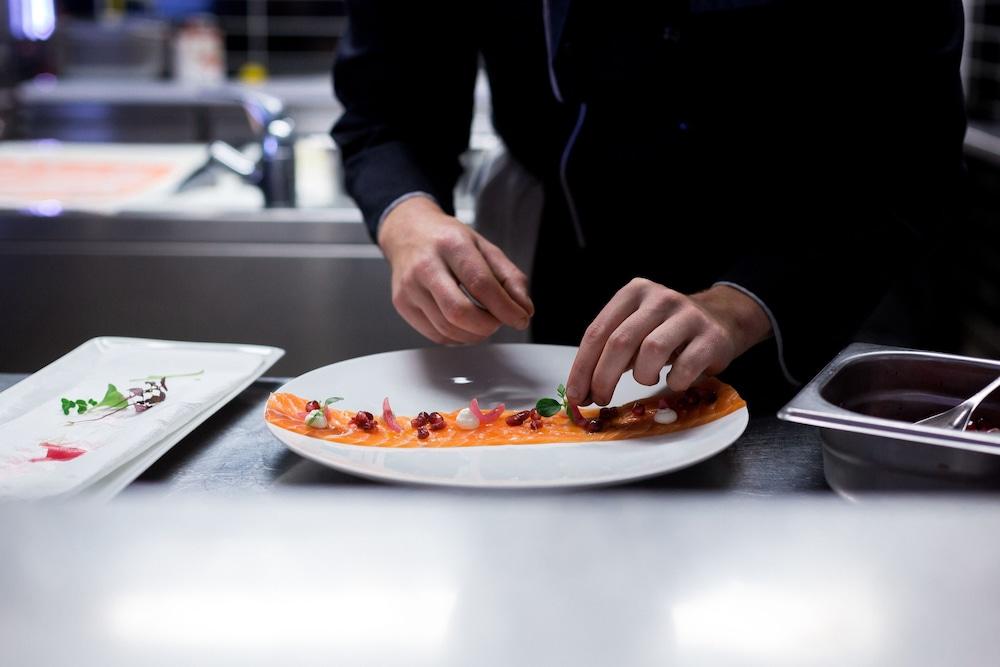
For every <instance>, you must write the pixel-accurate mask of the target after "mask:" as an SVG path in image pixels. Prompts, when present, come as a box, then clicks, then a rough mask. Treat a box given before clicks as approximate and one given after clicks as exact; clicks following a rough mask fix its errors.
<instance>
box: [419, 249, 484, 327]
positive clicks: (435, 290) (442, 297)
mask: <svg viewBox="0 0 1000 667" xmlns="http://www.w3.org/2000/svg"><path fill="white" fill-rule="evenodd" d="M424 288H425V289H426V291H427V293H428V296H430V297H431V299H432V300H433V302H434V304H436V308H435V310H436V311H437V312H438V313H439V314H440V315H441V316H442V318H443V319H444V320H445V321H446V322H447V323H448V324H449V325H451V326H452V327H454V328H457V329H460V330H462V331H465V332H468V333H470V334H472V335H473V336H476V337H477V339H478V340H482V339H483V338H486V337H487V336H491V335H493V334H494V333H495V332H496V330H497V329H499V328H500V321H499V320H498V319H497V318H495V317H493V315H491V314H490V313H489V312H487V311H485V310H483V309H482V308H480V307H479V306H477V305H476V304H474V303H473V302H472V301H471V300H470V299H469V297H468V296H466V295H465V293H463V292H462V290H461V288H459V286H458V283H456V282H455V278H454V277H453V276H452V275H451V273H450V272H448V270H447V269H446V268H445V267H444V266H443V265H442V267H441V270H440V271H439V272H438V273H436V274H435V275H434V276H433V277H431V278H430V279H428V280H427V282H426V283H424ZM431 320H432V321H434V320H435V318H434V317H431Z"/></svg>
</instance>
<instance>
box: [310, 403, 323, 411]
mask: <svg viewBox="0 0 1000 667" xmlns="http://www.w3.org/2000/svg"><path fill="white" fill-rule="evenodd" d="M321 407H323V406H321V405H320V404H319V401H309V402H308V403H306V412H312V411H313V410H319V409H320V408H321Z"/></svg>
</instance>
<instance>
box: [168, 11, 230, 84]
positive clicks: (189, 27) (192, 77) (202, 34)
mask: <svg viewBox="0 0 1000 667" xmlns="http://www.w3.org/2000/svg"><path fill="white" fill-rule="evenodd" d="M173 65H174V78H175V79H176V80H177V81H179V82H180V83H185V84H196V85H212V84H219V83H223V82H224V81H225V80H226V47H225V40H224V38H223V35H222V31H221V30H219V28H218V26H216V25H215V23H214V22H213V21H212V20H211V18H209V17H196V18H192V19H190V20H188V21H187V22H185V23H184V25H183V26H182V27H181V28H180V30H178V31H177V35H176V36H175V37H174V63H173Z"/></svg>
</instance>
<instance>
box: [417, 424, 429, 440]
mask: <svg viewBox="0 0 1000 667" xmlns="http://www.w3.org/2000/svg"><path fill="white" fill-rule="evenodd" d="M430 434H431V432H430V431H428V430H427V429H426V428H424V427H423V426H421V427H420V428H418V429H417V437H418V438H420V439H421V440H426V439H427V437H428V436H429V435H430Z"/></svg>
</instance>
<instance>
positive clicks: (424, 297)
mask: <svg viewBox="0 0 1000 667" xmlns="http://www.w3.org/2000/svg"><path fill="white" fill-rule="evenodd" d="M455 290H456V291H458V287H457V286H455ZM458 293H459V295H460V296H461V298H462V299H463V300H464V301H465V302H466V303H468V304H469V306H470V307H471V308H474V309H475V308H476V307H475V306H473V305H472V303H471V302H469V299H468V298H466V297H465V295H464V294H462V293H461V292H460V291H458ZM411 298H412V300H413V302H414V304H415V305H416V306H417V308H419V309H420V311H421V313H423V315H424V317H426V318H427V320H428V321H430V323H431V324H432V325H433V326H434V328H435V329H436V330H437V331H438V333H440V334H441V335H442V336H443V337H445V338H448V339H450V340H452V341H455V342H458V343H479V342H481V341H482V340H483V339H484V338H486V337H487V336H489V335H490V334H491V333H493V331H495V330H496V329H495V328H493V329H492V330H489V331H488V333H478V332H476V331H469V330H468V329H465V328H464V327H461V326H458V325H456V324H455V323H454V322H453V320H452V317H453V316H454V311H451V310H449V313H452V317H449V314H448V313H446V312H445V311H443V310H442V308H441V305H440V302H438V301H437V300H436V299H435V298H434V296H433V295H432V294H431V293H430V292H428V291H427V290H414V292H413V294H412V296H411ZM463 307H464V305H463ZM449 308H451V307H450V306H449ZM476 310H478V309H476ZM497 326H499V322H498V323H497Z"/></svg>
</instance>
